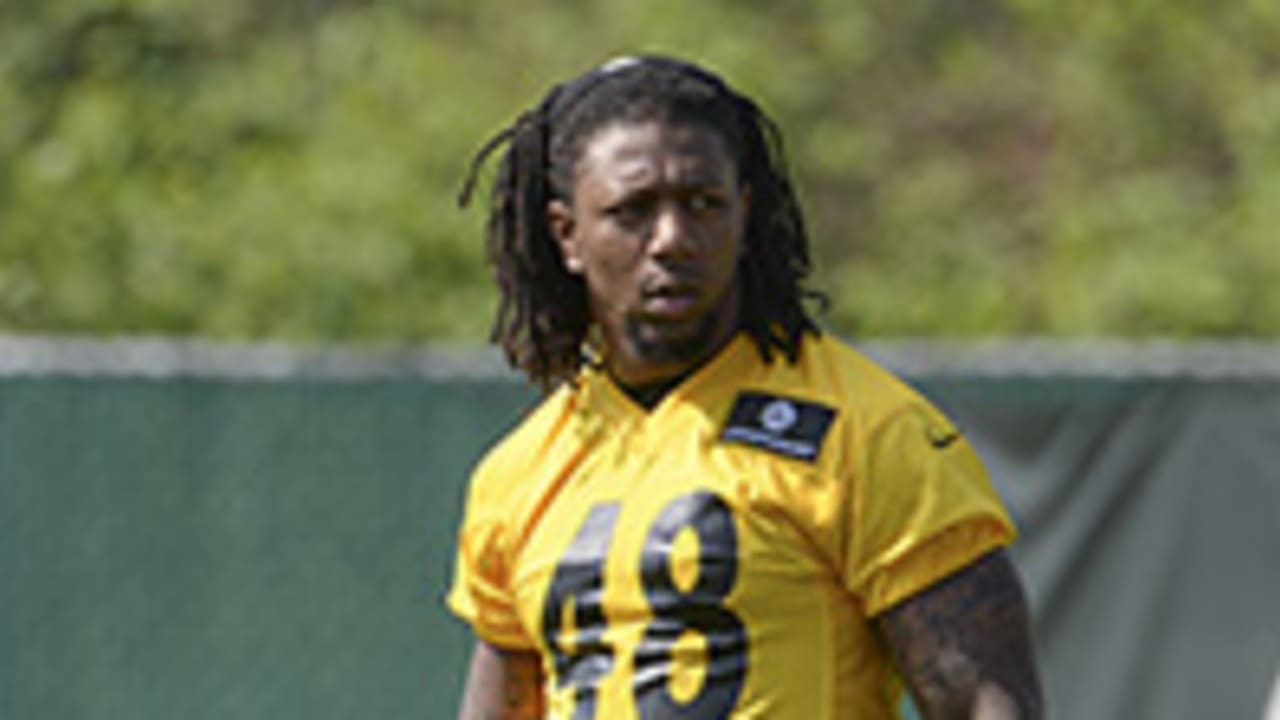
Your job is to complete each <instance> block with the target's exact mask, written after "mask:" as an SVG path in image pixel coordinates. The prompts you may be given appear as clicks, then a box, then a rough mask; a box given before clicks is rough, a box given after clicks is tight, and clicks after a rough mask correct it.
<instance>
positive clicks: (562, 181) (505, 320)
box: [459, 56, 825, 388]
mask: <svg viewBox="0 0 1280 720" xmlns="http://www.w3.org/2000/svg"><path fill="white" fill-rule="evenodd" d="M646 121H663V122H668V123H673V124H696V125H699V126H703V127H706V128H709V129H711V130H713V131H715V132H716V133H718V134H719V135H720V136H721V138H722V139H723V140H724V141H725V144H726V146H727V147H728V148H729V150H730V152H731V154H732V155H733V157H734V159H735V162H736V170H737V173H738V178H739V179H740V181H741V182H742V183H743V184H744V185H745V186H747V187H749V188H751V199H752V201H751V206H750V210H749V215H748V217H747V222H746V231H745V237H744V244H745V252H744V253H743V256H742V259H741V260H740V261H739V262H740V267H739V282H741V283H742V305H741V308H740V314H739V325H740V327H741V329H742V330H743V331H745V332H746V333H748V334H749V335H750V337H751V338H752V339H753V340H754V342H755V344H756V347H757V349H758V350H759V352H760V354H761V356H762V357H763V358H764V359H765V360H766V361H768V360H770V359H771V358H772V357H773V353H774V352H775V351H780V352H781V353H782V354H783V355H784V356H785V357H786V358H787V359H788V361H791V362H794V361H795V359H796V356H797V355H798V353H799V347H800V339H801V337H802V336H803V335H804V333H806V332H810V333H814V334H817V333H818V329H817V326H816V325H815V324H814V322H813V320H812V319H811V318H810V317H809V315H808V314H807V313H806V311H805V308H804V306H803V302H802V301H803V300H805V299H807V298H814V299H818V300H820V301H822V302H825V297H823V296H822V295H821V294H819V293H816V292H812V291H808V290H805V289H803V288H802V287H801V282H802V280H803V279H804V278H805V277H807V276H808V274H809V271H810V262H809V249H808V238H807V236H806V234H805V228H804V221H803V218H802V216H801V213H800V207H799V204H798V203H797V201H796V198H795V195H794V193H793V191H792V188H791V182H790V180H789V179H788V178H787V171H786V163H785V158H784V156H783V150H782V138H781V135H780V133H779V132H778V129H777V127H776V126H775V125H774V124H773V122H772V121H771V120H770V119H769V118H768V117H767V116H766V115H765V114H764V112H763V111H762V110H760V108H759V107H757V106H756V104H755V103H754V102H752V101H751V100H750V99H748V98H746V97H744V96H742V95H740V94H738V93H737V92H735V91H734V90H732V89H731V88H729V87H728V86H727V85H726V84H725V83H724V81H722V80H721V79H720V78H719V77H717V76H715V75H713V74H711V73H710V72H708V71H706V70H703V69H701V68H699V67H697V66H695V65H692V64H689V63H686V62H683V61H680V60H675V59H671V58H664V57H653V56H646V57H640V58H623V59H620V60H615V61H613V62H610V63H607V64H605V65H603V66H601V67H599V68H597V69H595V70H592V71H590V72H588V73H586V74H584V75H582V76H579V77H578V78H575V79H573V80H571V81H569V82H567V83H564V84H561V85H556V86H555V87H553V88H552V89H551V90H550V92H548V93H547V95H546V96H545V97H544V98H543V99H542V101H541V102H539V103H538V105H537V106H536V107H534V108H533V109H531V110H528V111H526V112H524V113H523V114H521V115H520V116H519V118H517V119H516V121H515V123H514V124H512V125H511V126H510V127H508V128H506V129H504V130H502V131H501V132H499V133H498V134H497V135H495V136H494V137H493V138H492V139H490V140H489V141H488V142H487V143H486V144H485V145H484V146H483V147H481V149H480V150H479V151H478V152H477V153H476V155H475V157H474V158H473V160H472V163H471V168H470V171H469V173H468V175H467V179H466V183H465V185H464V187H463V190H462V193H461V195H460V196H459V203H460V204H461V205H464V206H465V205H466V204H467V203H468V202H469V200H470V197H471V194H472V191H473V190H474V187H475V183H476V178H477V175H478V172H479V170H480V168H481V167H482V166H483V165H484V162H485V160H486V159H487V158H488V157H489V155H490V154H491V153H493V152H494V151H495V150H497V149H498V148H499V147H501V146H502V145H504V144H505V145H506V146H507V147H506V152H505V153H504V154H503V156H502V161H501V163H500V165H499V168H498V173H497V176H496V177H495V179H494V183H493V190H492V194H491V197H490V208H489V219H488V227H487V234H488V256H489V262H490V263H491V264H492V265H493V267H494V271H495V275H496V279H497V283H498V288H499V290H500V292H501V300H500V304H499V307H498V313H497V317H496V318H495V320H494V324H493V330H492V335H491V339H492V340H493V341H494V342H496V343H498V344H499V345H501V346H502V348H503V351H504V352H505V354H506V357H507V360H508V361H509V362H510V363H511V364H512V365H514V366H515V367H517V368H519V369H520V370H521V371H523V372H524V373H525V374H526V375H527V376H528V377H529V378H530V379H531V380H533V381H534V382H536V383H538V384H539V385H541V386H542V387H544V388H549V387H551V386H552V385H554V384H555V383H557V382H559V381H562V380H568V379H571V378H572V377H573V376H574V374H575V373H576V372H577V371H578V369H579V367H580V366H581V364H582V363H583V353H582V346H583V342H584V340H585V338H586V335H587V331H588V328H589V326H590V324H591V317H590V314H589V310H588V306H587V298H586V290H585V287H584V284H583V282H582V280H581V278H579V277H577V276H575V275H573V274H571V273H570V272H569V271H568V270H567V269H566V268H565V267H564V263H563V262H562V260H561V256H560V250H559V247H558V245H557V244H556V242H555V240H554V238H553V236H552V234H551V230H550V228H549V226H548V223H547V219H546V209H547V203H548V202H550V201H551V200H556V199H559V200H563V201H565V202H571V201H572V190H573V179H574V170H575V166H576V163H577V161H578V159H579V157H580V155H581V153H582V151H583V149H584V148H585V146H586V144H587V142H588V141H590V140H591V139H592V137H593V135H594V134H595V133H596V132H597V131H598V130H600V129H602V128H603V127H604V126H606V125H608V124H612V123H617V122H625V123H641V122H646Z"/></svg>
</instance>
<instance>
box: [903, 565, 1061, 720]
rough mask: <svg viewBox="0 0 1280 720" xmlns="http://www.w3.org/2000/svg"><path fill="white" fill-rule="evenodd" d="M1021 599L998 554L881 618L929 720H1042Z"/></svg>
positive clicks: (1010, 572)
mask: <svg viewBox="0 0 1280 720" xmlns="http://www.w3.org/2000/svg"><path fill="white" fill-rule="evenodd" d="M1029 625H1030V621H1029V617H1028V612H1027V604H1026V599H1025V597H1024V596H1023V592H1022V586H1021V584H1020V582H1019V581H1018V576H1017V573H1016V571H1015V570H1014V568H1013V565H1012V563H1010V561H1009V558H1008V556H1007V555H1006V554H1005V553H1004V551H1002V550H998V551H996V552H993V553H991V554H989V555H986V556H985V557H983V558H981V559H979V560H977V561H975V562H974V563H973V564H972V565H969V566H968V567H966V568H964V569H962V570H960V571H959V572H957V573H955V574H953V575H951V576H949V577H947V578H946V579H944V580H942V581H941V582H939V583H938V584H936V585H934V586H932V587H930V588H927V589H926V590H924V591H923V592H921V593H919V594H917V595H914V596H912V597H910V598H908V599H907V600H905V601H904V602H902V603H901V604H900V605H897V606H895V607H893V608H890V609H889V610H887V611H886V612H885V613H884V614H883V615H881V616H880V619H879V627H880V631H881V633H882V634H883V636H884V638H885V640H886V642H887V643H888V645H889V648H890V651H891V652H892V654H893V657H894V660H895V662H896V664H897V667H898V671H899V672H900V673H901V675H902V677H903V679H904V680H905V682H906V684H907V687H908V688H909V689H910V690H911V695H912V697H913V699H914V700H915V702H916V705H917V707H918V708H919V709H920V712H921V714H922V715H923V717H925V718H927V720H939V719H947V720H949V719H950V718H964V719H966V720H968V719H971V718H981V719H982V720H987V719H992V720H994V719H996V718H1001V719H1003V718H1016V719H1019V720H1028V719H1034V718H1040V717H1042V708H1041V698H1040V686H1039V680H1038V678H1037V673H1036V669H1035V659H1034V654H1033V651H1032V643H1031V632H1030V629H1029Z"/></svg>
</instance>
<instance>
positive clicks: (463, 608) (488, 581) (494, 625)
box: [446, 463, 533, 649]
mask: <svg viewBox="0 0 1280 720" xmlns="http://www.w3.org/2000/svg"><path fill="white" fill-rule="evenodd" d="M494 475H495V473H494V470H493V467H492V463H482V465H481V467H480V468H479V469H478V470H477V471H476V473H475V475H474V476H473V477H472V479H471V485H470V489H469V490H468V494H467V504H466V510H465V511H464V514H463V521H462V528H461V530H460V531H459V534H458V552H457V556H456V558H455V560H454V578H453V586H452V587H451V589H450V591H449V594H448V597H447V599H446V604H447V605H448V606H449V609H450V610H452V611H453V613H454V614H455V615H457V616H458V617H459V618H461V619H462V620H464V621H466V622H467V623H468V624H470V625H471V628H472V630H473V631H474V632H475V634H476V635H477V636H478V637H479V638H480V639H482V640H484V641H485V642H487V643H490V644H492V645H497V646H500V647H504V648H511V649H517V648H519V649H524V648H531V647H533V641H532V640H531V639H530V637H529V635H528V633H527V632H526V631H525V629H524V626H523V625H522V624H521V623H520V619H519V616H518V615H517V613H516V602H515V594H514V591H513V590H512V585H511V557H512V556H511V551H512V548H511V546H510V543H509V541H508V537H509V535H510V532H509V528H508V526H507V519H508V517H509V513H507V511H506V508H505V502H504V500H505V498H506V496H507V493H504V492H502V488H501V487H500V486H499V484H498V483H497V482H495V481H496V480H498V478H495V477H494Z"/></svg>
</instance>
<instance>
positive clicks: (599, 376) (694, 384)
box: [578, 332, 761, 421]
mask: <svg viewBox="0 0 1280 720" xmlns="http://www.w3.org/2000/svg"><path fill="white" fill-rule="evenodd" d="M760 368H761V363H760V358H759V355H758V354H757V352H756V349H755V345H754V344H753V343H752V341H751V338H749V337H748V336H747V335H746V334H745V333H741V332H740V333H738V334H737V335H735V336H734V337H733V338H732V339H730V340H729V342H727V343H725V346H724V347H723V348H721V349H720V351H719V352H717V353H716V354H715V355H713V356H712V357H711V359H709V360H708V361H707V362H705V363H703V365H702V366H701V367H699V368H698V369H697V370H694V371H693V372H692V373H690V374H689V375H688V376H687V377H686V378H685V379H684V380H682V381H681V382H680V383H679V384H678V385H676V386H675V387H674V388H672V389H671V390H670V391H668V392H667V394H666V395H665V396H664V397H663V398H662V399H661V400H660V401H659V402H658V404H657V405H655V406H654V407H653V409H652V410H647V409H645V408H644V407H643V406H641V405H640V404H639V403H637V402H636V401H635V400H633V399H631V397H630V396H628V395H627V393H626V392H625V391H624V390H623V389H622V388H621V387H619V386H618V384H617V382H616V381H614V379H613V378H612V377H610V376H609V373H608V372H606V371H605V370H604V368H603V367H600V366H598V365H597V366H592V367H589V368H587V369H586V370H584V372H583V374H582V376H581V377H580V386H579V389H578V393H579V395H580V396H581V400H582V402H583V403H584V405H585V407H586V408H589V409H590V410H592V411H594V412H596V413H599V414H601V415H603V416H605V417H607V418H610V419H615V420H631V421H641V420H643V419H645V418H647V417H656V416H658V415H660V414H662V413H664V412H665V411H666V409H667V408H668V407H669V406H673V405H681V404H684V403H687V402H699V401H702V400H709V399H711V398H713V397H714V396H715V395H716V394H717V392H720V393H723V392H724V391H725V388H726V387H728V388H731V390H730V391H732V389H733V388H737V387H739V386H741V385H742V384H743V382H744V381H747V380H749V378H750V377H753V376H754V373H756V372H759V370H760Z"/></svg>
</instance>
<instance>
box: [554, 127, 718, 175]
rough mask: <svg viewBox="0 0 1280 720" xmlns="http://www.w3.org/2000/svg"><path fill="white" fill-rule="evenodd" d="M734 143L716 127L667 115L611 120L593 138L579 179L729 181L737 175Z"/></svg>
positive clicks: (578, 171) (581, 160)
mask: <svg viewBox="0 0 1280 720" xmlns="http://www.w3.org/2000/svg"><path fill="white" fill-rule="evenodd" d="M735 165H736V164H735V162H734V159H733V157H732V155H731V153H730V151H729V147H728V143H726V142H725V140H724V137H723V136H722V135H721V134H720V133H719V132H718V131H716V130H714V129H712V128H709V127H706V126H705V125H700V124H694V123H670V122H666V121H661V120H652V121H644V122H618V123H611V124H609V125H605V126H604V127H602V128H601V129H600V130H597V131H596V132H595V133H593V134H592V135H591V137H590V138H588V140H587V142H586V143H585V144H584V145H583V148H582V153H581V155H580V156H579V158H578V163H577V166H576V168H575V176H576V182H577V183H582V182H584V181H586V182H592V181H595V182H607V183H611V184H617V183H622V184H637V183H646V182H649V181H653V182H658V181H669V182H693V183H723V182H729V181H731V179H732V178H733V177H735V175H736V172H735Z"/></svg>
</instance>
